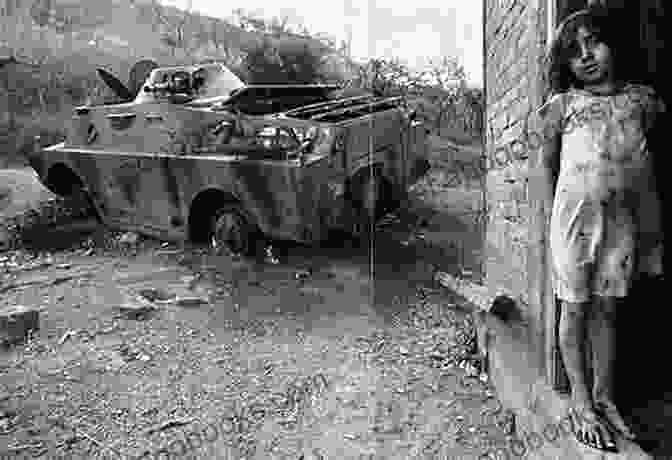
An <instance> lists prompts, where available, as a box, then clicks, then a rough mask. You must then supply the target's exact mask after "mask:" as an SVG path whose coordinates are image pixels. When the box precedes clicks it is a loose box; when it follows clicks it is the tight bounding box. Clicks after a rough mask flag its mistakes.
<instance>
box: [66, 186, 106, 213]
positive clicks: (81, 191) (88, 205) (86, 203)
mask: <svg viewBox="0 0 672 460" xmlns="http://www.w3.org/2000/svg"><path fill="white" fill-rule="evenodd" d="M66 204H67V206H68V207H69V208H70V210H71V212H72V215H73V217H75V218H89V217H95V218H96V219H98V220H100V216H99V215H98V212H97V211H96V207H95V206H94V204H93V199H92V198H91V194H90V193H89V192H88V190H86V188H84V187H83V186H82V185H81V184H74V185H73V186H72V188H71V189H70V193H69V194H68V195H67V197H66Z"/></svg>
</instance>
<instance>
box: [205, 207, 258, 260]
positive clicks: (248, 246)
mask: <svg viewBox="0 0 672 460" xmlns="http://www.w3.org/2000/svg"><path fill="white" fill-rule="evenodd" d="M260 236H261V235H260V233H259V230H258V229H257V228H256V226H255V225H254V224H252V222H251V219H250V218H249V217H248V216H247V213H245V211H244V210H243V209H242V208H241V207H240V206H239V205H237V204H230V205H226V206H224V207H222V208H220V209H219V210H218V211H217V212H216V213H215V214H214V216H213V217H212V224H211V237H210V243H211V247H212V248H213V249H214V250H215V251H216V252H219V251H220V250H221V249H223V248H226V249H227V250H228V251H230V252H231V253H233V254H237V255H242V256H251V255H254V253H255V252H256V246H257V245H256V243H257V241H258V240H259V238H260Z"/></svg>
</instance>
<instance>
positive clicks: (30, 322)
mask: <svg viewBox="0 0 672 460" xmlns="http://www.w3.org/2000/svg"><path fill="white" fill-rule="evenodd" d="M39 319H40V313H39V311H38V310H37V309H34V308H30V307H26V306H23V305H15V306H9V307H4V308H2V309H0V342H1V343H4V344H10V345H11V344H14V343H17V342H21V341H23V340H25V339H27V338H28V333H29V332H30V331H36V330H39V328H40V322H39Z"/></svg>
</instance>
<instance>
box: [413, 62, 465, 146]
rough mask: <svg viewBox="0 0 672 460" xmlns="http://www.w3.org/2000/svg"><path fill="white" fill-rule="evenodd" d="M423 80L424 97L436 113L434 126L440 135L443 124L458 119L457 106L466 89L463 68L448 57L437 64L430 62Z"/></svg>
mask: <svg viewBox="0 0 672 460" xmlns="http://www.w3.org/2000/svg"><path fill="white" fill-rule="evenodd" d="M423 80H424V82H425V84H426V88H425V91H424V93H425V94H424V95H425V98H427V99H428V100H429V102H430V103H431V105H432V106H433V109H434V111H435V112H436V116H435V118H434V124H435V128H436V130H437V132H438V133H439V134H440V133H441V126H442V125H443V124H444V122H446V121H450V120H453V121H454V120H456V119H457V117H458V104H460V102H461V101H462V99H463V97H464V94H465V90H466V89H467V86H466V74H465V72H464V67H462V66H461V65H460V64H459V63H458V62H457V60H455V59H451V58H448V57H444V58H442V59H441V60H440V61H439V62H431V61H430V69H429V70H427V71H425V72H424V73H423Z"/></svg>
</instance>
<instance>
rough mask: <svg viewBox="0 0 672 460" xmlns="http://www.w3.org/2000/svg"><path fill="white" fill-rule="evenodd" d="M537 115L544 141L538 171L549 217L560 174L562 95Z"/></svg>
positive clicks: (552, 100) (547, 104)
mask: <svg viewBox="0 0 672 460" xmlns="http://www.w3.org/2000/svg"><path fill="white" fill-rule="evenodd" d="M537 113H538V115H539V118H540V123H539V126H540V127H541V129H542V133H541V138H542V140H543V142H542V145H541V149H540V151H539V159H538V164H537V169H538V171H539V175H540V179H541V185H542V194H543V195H542V200H543V202H544V209H545V210H546V213H547V215H548V213H550V210H551V209H552V208H553V197H554V195H555V186H556V183H557V181H558V175H559V174H560V149H561V133H562V127H561V122H562V115H563V110H562V100H561V95H556V96H553V97H551V99H550V100H549V101H548V102H547V103H546V104H544V105H543V106H542V107H541V108H540V109H539V110H538V111H537Z"/></svg>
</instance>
